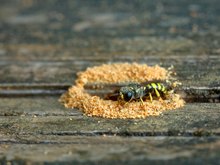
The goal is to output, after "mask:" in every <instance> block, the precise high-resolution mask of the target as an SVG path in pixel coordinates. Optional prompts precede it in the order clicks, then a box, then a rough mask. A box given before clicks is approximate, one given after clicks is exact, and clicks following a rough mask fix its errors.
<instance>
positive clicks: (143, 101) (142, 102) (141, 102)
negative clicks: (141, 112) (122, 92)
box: [140, 97, 144, 105]
mask: <svg viewBox="0 0 220 165" xmlns="http://www.w3.org/2000/svg"><path fill="white" fill-rule="evenodd" d="M140 100H141V103H142V105H144V101H143V99H142V97H140Z"/></svg>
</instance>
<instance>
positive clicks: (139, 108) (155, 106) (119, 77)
mask: <svg viewBox="0 0 220 165" xmlns="http://www.w3.org/2000/svg"><path fill="white" fill-rule="evenodd" d="M169 78H170V73H169V71H167V70H166V69H164V68H162V67H160V66H157V65H156V66H148V65H146V64H137V63H132V64H130V63H117V64H104V65H101V66H96V67H92V68H88V69H87V70H86V71H84V72H80V73H79V74H78V78H77V80H76V85H73V86H72V87H71V88H69V89H68V91H67V92H66V93H65V94H63V95H62V96H61V98H60V101H61V102H62V103H63V104H64V105H65V107H67V108H79V109H81V110H82V111H83V112H84V113H85V114H86V115H88V116H98V117H104V118H122V119H127V118H145V117H147V116H157V115H159V114H161V113H162V112H163V111H165V110H171V109H176V108H179V107H182V106H183V105H184V101H183V100H182V99H181V98H180V96H179V95H178V94H170V95H169V97H168V98H167V99H166V100H163V99H162V98H160V99H155V100H153V101H152V102H150V101H149V100H146V101H144V103H143V104H142V103H141V102H138V101H132V102H129V103H126V104H124V103H121V102H118V101H113V100H104V99H102V98H100V97H98V96H91V95H90V94H88V93H87V92H86V91H85V89H84V86H85V85H86V84H88V83H105V84H112V83H126V82H137V83H141V82H146V81H152V80H169Z"/></svg>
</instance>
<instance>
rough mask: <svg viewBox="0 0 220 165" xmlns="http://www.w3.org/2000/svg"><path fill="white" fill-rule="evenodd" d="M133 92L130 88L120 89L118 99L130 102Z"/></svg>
mask: <svg viewBox="0 0 220 165" xmlns="http://www.w3.org/2000/svg"><path fill="white" fill-rule="evenodd" d="M134 95H135V92H134V89H133V88H132V87H127V86H126V87H121V89H120V90H119V98H120V99H122V100H124V101H130V100H132V99H133V98H134Z"/></svg>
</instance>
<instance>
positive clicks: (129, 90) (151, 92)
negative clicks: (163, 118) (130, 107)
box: [118, 82, 168, 103]
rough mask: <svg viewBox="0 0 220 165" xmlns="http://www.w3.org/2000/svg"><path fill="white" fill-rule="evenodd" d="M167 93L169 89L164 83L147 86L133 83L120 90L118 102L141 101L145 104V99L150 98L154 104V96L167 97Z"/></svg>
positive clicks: (153, 83)
mask: <svg viewBox="0 0 220 165" xmlns="http://www.w3.org/2000/svg"><path fill="white" fill-rule="evenodd" d="M167 92H168V89H167V87H166V86H165V85H164V84H163V83H159V82H158V83H156V82H152V83H148V84H146V85H140V84H136V83H133V84H129V85H127V86H124V87H121V88H120V89H119V96H118V100H124V101H126V102H130V101H132V100H141V102H142V103H143V98H146V97H148V96H149V98H150V101H151V102H152V101H153V96H157V97H158V98H159V97H165V96H166V95H167Z"/></svg>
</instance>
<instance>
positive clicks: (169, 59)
mask: <svg viewBox="0 0 220 165" xmlns="http://www.w3.org/2000/svg"><path fill="white" fill-rule="evenodd" d="M109 60H110V59H106V60H103V61H102V62H98V61H90V60H86V59H85V60H84V61H83V62H79V61H77V60H74V61H69V62H67V61H66V62H62V61H60V62H46V63H45V62H25V63H24V62H20V63H16V64H15V63H11V62H10V63H7V62H6V61H4V62H2V63H1V64H0V67H1V71H0V77H1V79H0V83H1V84H5V83H6V84H7V83H9V84H11V83H14V84H15V83H35V84H36V83H39V84H40V83H43V84H45V83H46V84H72V82H73V81H74V79H75V78H76V73H77V72H78V71H83V70H85V69H86V68H87V67H88V66H95V65H101V64H103V63H108V62H111V60H110V61H109ZM116 61H117V62H120V60H116ZM122 61H127V60H122ZM131 61H136V62H141V63H148V64H149V65H155V64H160V63H162V66H165V67H169V66H171V65H174V66H175V71H176V72H177V76H178V79H179V80H180V81H182V82H183V84H184V85H185V86H219V82H220V79H219V77H220V76H219V73H220V67H219V66H220V65H219V64H220V61H219V58H218V56H201V57H199V58H198V57H196V56H190V57H189V58H186V57H182V58H179V57H178V58H177V57H173V56H166V57H151V58H149V59H148V57H146V58H145V59H141V58H140V59H138V58H136V57H133V58H131V59H130V62H131Z"/></svg>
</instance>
